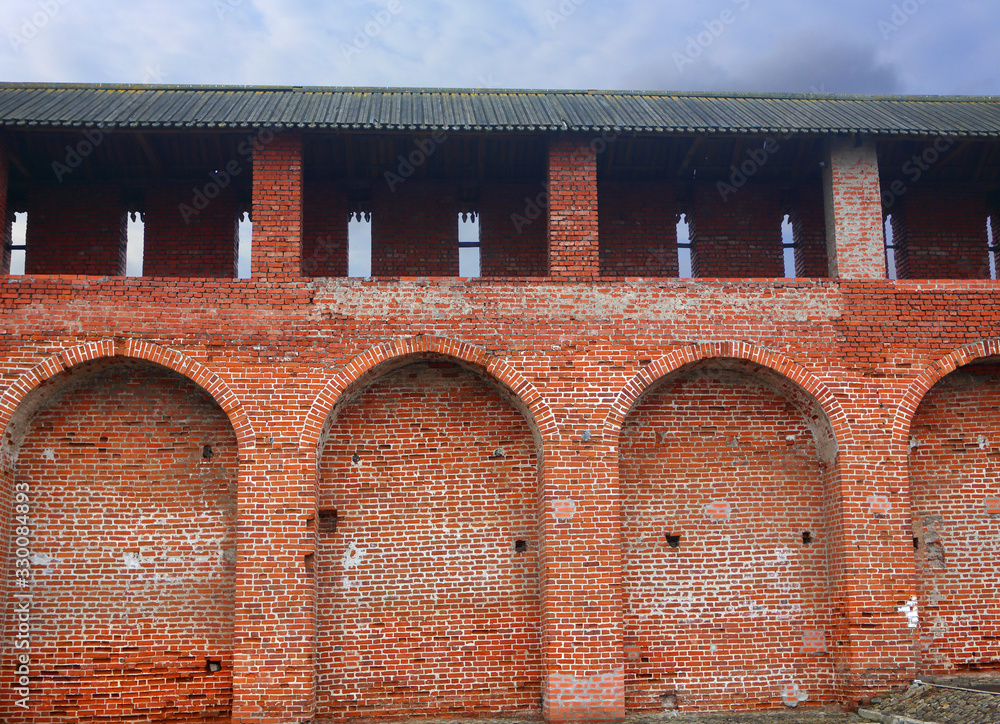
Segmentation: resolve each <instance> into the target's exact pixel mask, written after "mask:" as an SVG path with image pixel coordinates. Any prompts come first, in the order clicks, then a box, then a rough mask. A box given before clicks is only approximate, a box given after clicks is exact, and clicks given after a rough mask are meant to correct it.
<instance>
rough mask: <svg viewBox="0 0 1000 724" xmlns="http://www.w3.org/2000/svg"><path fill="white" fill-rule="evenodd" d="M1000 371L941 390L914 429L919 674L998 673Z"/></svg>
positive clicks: (978, 369)
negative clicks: (997, 574)
mask: <svg viewBox="0 0 1000 724" xmlns="http://www.w3.org/2000/svg"><path fill="white" fill-rule="evenodd" d="M998 409H1000V367H998V366H997V365H995V364H992V365H974V366H969V367H964V368H962V369H960V370H957V371H955V372H953V373H951V374H950V375H948V376H947V377H945V378H944V379H943V380H941V381H940V382H938V383H937V384H936V385H935V386H934V387H933V389H931V391H930V392H929V393H928V394H927V396H926V397H925V398H924V399H923V401H922V402H921V403H920V408H919V409H918V410H917V414H916V417H915V418H914V420H913V425H912V427H911V428H910V443H909V450H910V453H909V470H910V486H911V490H912V494H913V535H914V536H915V540H916V546H917V549H916V552H915V554H914V555H915V556H916V560H917V574H918V577H917V591H918V599H919V604H918V609H917V610H918V611H919V613H920V628H919V634H920V659H921V671H924V672H926V673H934V674H952V673H956V672H969V671H977V670H980V669H995V668H996V667H997V662H998V661H1000V635H998V632H1000V610H998V608H997V600H998V597H1000V590H998V588H1000V587H998V585H997V580H996V571H997V570H998V569H1000V548H998V547H997V539H998V536H1000V466H998V465H997V461H996V460H997V450H998V445H1000V440H998V439H997V435H996V431H997V429H998V423H1000V413H998Z"/></svg>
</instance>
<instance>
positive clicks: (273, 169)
mask: <svg viewBox="0 0 1000 724" xmlns="http://www.w3.org/2000/svg"><path fill="white" fill-rule="evenodd" d="M258 138H259V141H260V143H259V144H258V145H257V146H256V147H255V149H254V156H253V214H252V216H253V248H252V250H251V266H250V275H251V277H252V278H253V279H254V280H259V281H282V280H287V279H290V278H295V277H299V276H301V275H302V271H301V269H302V262H301V259H302V135H301V134H299V133H275V134H271V133H270V132H268V131H264V132H262V133H261V134H259V136H258Z"/></svg>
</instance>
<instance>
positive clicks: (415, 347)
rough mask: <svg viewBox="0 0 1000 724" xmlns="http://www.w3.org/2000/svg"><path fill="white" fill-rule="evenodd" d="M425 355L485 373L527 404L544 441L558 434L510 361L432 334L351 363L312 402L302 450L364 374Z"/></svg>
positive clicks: (312, 444)
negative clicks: (453, 361)
mask: <svg viewBox="0 0 1000 724" xmlns="http://www.w3.org/2000/svg"><path fill="white" fill-rule="evenodd" d="M422 354H434V355H440V356H442V357H449V358H451V359H454V360H456V361H457V362H461V363H466V364H469V365H471V366H473V367H474V368H476V369H477V370H480V371H482V372H484V373H485V374H486V375H488V376H489V377H491V378H493V379H494V380H496V381H498V382H500V383H502V384H503V386H504V387H506V388H507V389H509V390H510V391H511V392H512V393H513V394H514V395H515V396H516V397H517V398H518V399H519V400H520V402H521V403H523V404H524V406H525V407H526V408H527V409H528V411H529V412H530V413H531V417H532V418H533V420H532V421H533V422H534V424H535V426H536V427H537V431H538V434H539V435H540V436H541V439H542V440H546V439H551V438H552V437H555V436H556V435H558V432H559V427H558V425H557V424H556V419H555V416H554V415H553V414H552V410H551V409H550V408H549V406H548V403H546V402H545V400H544V399H543V398H542V395H541V393H540V392H539V391H538V390H537V389H536V388H535V386H534V385H533V384H532V383H531V382H530V381H529V380H528V379H526V378H525V377H524V376H523V375H522V374H521V373H520V372H518V371H517V370H515V369H514V368H513V367H511V366H510V365H509V364H508V363H507V362H505V361H504V360H502V359H500V358H499V357H496V356H494V355H492V354H490V353H489V352H487V351H486V350H484V349H483V348H481V347H476V346H474V345H471V344H468V343H467V342H460V341H458V340H454V339H448V338H446V337H437V336H433V335H419V336H416V337H407V338H405V339H398V340H395V341H393V342H387V343H386V344H383V345H380V346H378V347H373V348H372V349H369V350H368V351H366V352H362V353H361V354H359V355H358V356H357V357H355V358H354V359H352V360H351V361H350V362H348V363H347V364H346V365H345V366H344V368H343V369H342V370H341V371H340V372H339V373H338V374H337V376H336V377H334V378H333V379H332V380H330V381H329V382H328V383H327V385H326V387H325V388H324V389H323V391H322V392H320V394H319V395H318V396H317V397H316V400H315V401H314V402H313V404H312V408H311V409H310V410H309V413H308V414H307V415H306V420H305V423H304V424H303V426H302V432H301V433H300V434H299V449H300V450H302V451H315V450H316V448H317V447H318V445H319V441H320V437H321V435H322V433H323V426H324V425H325V424H326V420H327V418H328V417H329V416H330V413H331V412H332V411H333V409H334V407H335V406H336V404H337V401H338V400H339V399H340V397H341V395H343V394H344V392H345V391H347V390H348V389H350V387H351V386H352V385H354V384H356V383H357V382H359V381H360V380H361V379H362V378H363V377H364V376H365V374H367V373H369V372H371V371H372V370H374V369H375V368H376V367H379V366H380V365H384V364H386V363H388V362H390V361H391V360H396V359H400V358H404V357H416V356H419V355H422Z"/></svg>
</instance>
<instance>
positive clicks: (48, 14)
mask: <svg viewBox="0 0 1000 724" xmlns="http://www.w3.org/2000/svg"><path fill="white" fill-rule="evenodd" d="M998 5H1000V3H997V2H996V0H811V1H810V0H708V1H706V2H692V1H691V0H683V1H682V0H506V1H503V2H498V1H495V0H494V1H492V2H485V1H484V0H337V2H319V1H318V0H129V2H127V3H125V2H121V0H117V1H116V2H112V1H111V0H3V2H2V4H0V29H2V31H3V32H4V34H5V35H6V42H0V70H2V72H0V80H3V81H16V82H55V83H68V82H80V83H153V84H169V85H187V84H212V85H219V84H222V85H299V86H394V87H444V88H483V89H490V88H535V89H540V88H557V89H617V90H684V91H742V92H748V91H752V92H807V93H809V92H811V93H866V94H873V93H874V94H907V95H911V94H915V95H926V94H931V95H936V94H945V95H996V94H1000V43H998V42H997V41H996V38H997V37H1000V7H998ZM242 229H243V234H244V236H245V237H248V236H249V228H248V226H247V224H246V222H244V224H243V227H242ZM130 231H132V232H133V236H136V237H137V239H138V240H137V241H136V242H135V243H131V244H130V248H129V273H130V274H135V273H138V270H139V269H140V265H141V226H139V225H137V223H136V222H132V223H131V224H130ZM17 233H18V229H17V228H15V234H17ZM20 233H22V234H23V229H22V230H21V231H20ZM366 233H368V232H367V230H365V229H360V230H358V234H359V238H361V237H363V236H364V235H365V234H366ZM463 233H468V232H467V231H463ZM247 243H248V242H244V244H243V250H244V252H243V254H242V255H241V258H242V259H243V260H244V261H243V265H242V268H241V276H247V275H248V274H249V262H248V261H246V259H247V258H248V256H247V249H248V246H247ZM364 243H365V244H366V243H367V241H365V242H364ZM351 251H352V260H351V270H352V271H351V273H352V275H362V276H364V275H365V271H366V267H365V265H366V264H367V261H366V260H365V256H366V254H367V251H366V249H364V248H363V247H362V246H361V245H359V246H352V249H351ZM475 266H478V264H475V263H473V262H471V261H469V260H466V258H465V257H463V262H462V270H463V271H462V273H463V275H464V274H465V273H466V272H469V271H472V270H473V269H474V267H475Z"/></svg>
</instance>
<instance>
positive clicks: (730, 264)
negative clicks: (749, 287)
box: [690, 184, 785, 277]
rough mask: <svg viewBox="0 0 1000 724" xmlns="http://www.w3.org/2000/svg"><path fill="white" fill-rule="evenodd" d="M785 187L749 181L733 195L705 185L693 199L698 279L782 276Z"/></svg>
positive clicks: (693, 243)
mask: <svg viewBox="0 0 1000 724" xmlns="http://www.w3.org/2000/svg"><path fill="white" fill-rule="evenodd" d="M783 217H784V212H783V209H782V205H781V194H780V190H779V189H775V188H769V187H761V186H754V185H751V184H748V185H746V186H744V187H743V188H742V189H739V190H738V191H736V192H734V193H730V194H729V195H728V196H726V197H725V198H723V196H722V195H721V194H720V193H719V192H718V191H717V190H716V188H715V187H714V186H699V187H698V188H696V189H695V190H694V194H693V200H692V202H691V212H690V218H691V220H692V222H693V226H692V227H691V229H692V233H691V247H692V252H691V258H692V263H691V271H692V273H693V276H696V277H782V276H784V274H785V265H784V261H783V260H782V259H783V257H782V254H783V249H782V244H781V221H782V218H783Z"/></svg>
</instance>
